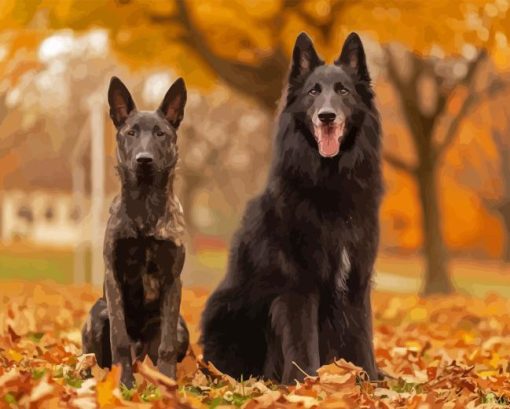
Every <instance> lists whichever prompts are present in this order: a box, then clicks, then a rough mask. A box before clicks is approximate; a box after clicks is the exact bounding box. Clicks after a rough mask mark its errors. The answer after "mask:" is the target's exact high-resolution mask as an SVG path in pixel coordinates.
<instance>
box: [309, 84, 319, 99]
mask: <svg viewBox="0 0 510 409" xmlns="http://www.w3.org/2000/svg"><path fill="white" fill-rule="evenodd" d="M308 93H309V94H310V95H313V96H315V95H319V94H320V93H321V86H320V85H319V84H315V86H314V87H313V88H312V89H311V90H310V91H308Z"/></svg>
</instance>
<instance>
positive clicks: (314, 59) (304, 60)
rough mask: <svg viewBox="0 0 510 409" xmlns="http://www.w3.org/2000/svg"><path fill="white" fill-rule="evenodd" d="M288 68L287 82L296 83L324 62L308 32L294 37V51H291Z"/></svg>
mask: <svg viewBox="0 0 510 409" xmlns="http://www.w3.org/2000/svg"><path fill="white" fill-rule="evenodd" d="M291 64H292V65H291V68H290V76H289V82H290V83H291V84H292V83H296V82H299V81H301V80H304V79H305V78H306V77H307V76H308V74H310V73H311V72H312V71H313V70H314V69H315V68H316V67H317V66H319V65H322V64H324V61H322V60H321V59H320V58H319V56H318V54H317V52H316V51H315V48H314V47H313V43H312V39H311V38H310V37H308V34H306V33H301V34H299V35H298V36H297V38H296V44H294V51H292V63H291Z"/></svg>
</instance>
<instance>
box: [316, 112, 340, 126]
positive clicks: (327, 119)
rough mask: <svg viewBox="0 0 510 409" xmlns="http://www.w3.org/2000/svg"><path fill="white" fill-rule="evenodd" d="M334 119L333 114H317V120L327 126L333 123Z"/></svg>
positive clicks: (334, 115)
mask: <svg viewBox="0 0 510 409" xmlns="http://www.w3.org/2000/svg"><path fill="white" fill-rule="evenodd" d="M335 118H336V114H335V113H334V112H321V113H320V114H319V119H320V121H321V122H322V123H324V124H329V123H331V122H333V121H334V120H335Z"/></svg>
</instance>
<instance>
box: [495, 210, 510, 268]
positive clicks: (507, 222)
mask: <svg viewBox="0 0 510 409" xmlns="http://www.w3.org/2000/svg"><path fill="white" fill-rule="evenodd" d="M496 210H497V212H498V213H499V216H500V217H501V221H502V222H503V228H504V233H505V242H504V244H503V246H504V247H503V254H502V257H501V258H502V260H503V261H504V262H505V263H510V201H505V202H504V203H502V204H501V205H500V206H498V207H497V208H496Z"/></svg>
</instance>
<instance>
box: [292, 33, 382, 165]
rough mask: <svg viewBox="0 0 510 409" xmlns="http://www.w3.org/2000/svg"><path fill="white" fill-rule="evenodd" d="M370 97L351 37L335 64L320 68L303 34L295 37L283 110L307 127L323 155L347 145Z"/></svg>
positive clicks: (360, 48) (357, 45) (359, 45)
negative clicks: (349, 136) (293, 115)
mask: <svg viewBox="0 0 510 409" xmlns="http://www.w3.org/2000/svg"><path fill="white" fill-rule="evenodd" d="M372 98H373V94H372V91H371V88H370V76H369V74H368V69H367V64H366V59H365V52H364V50H363V45H362V43H361V40H360V38H359V36H358V35H357V34H356V33H351V34H350V35H349V36H348V37H347V39H346V41H345V43H344V46H343V48H342V51H341V53H340V56H339V57H338V59H337V60H335V62H334V64H324V61H322V60H321V59H320V57H319V56H318V55H317V52H316V51H315V49H314V46H313V43H312V40H311V39H310V37H308V35H306V34H305V33H301V34H300V35H299V36H298V37H297V40H296V44H295V46H294V51H293V55H292V63H291V68H290V74H289V89H288V91H287V106H286V110H287V111H288V112H291V113H293V114H295V115H296V117H297V118H299V119H300V120H301V122H302V123H303V124H304V125H305V127H306V128H308V130H309V132H308V134H310V135H313V140H314V141H315V143H316V145H317V148H318V151H319V154H320V155H321V156H322V157H325V158H331V157H334V156H336V155H338V153H339V152H340V151H341V150H342V149H343V148H344V147H346V146H347V141H346V137H347V135H348V133H349V132H350V131H351V130H352V129H353V128H355V127H356V126H358V125H359V122H360V121H361V120H362V118H363V116H364V111H366V110H367V108H370V107H371V103H372V102H371V101H372Z"/></svg>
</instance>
